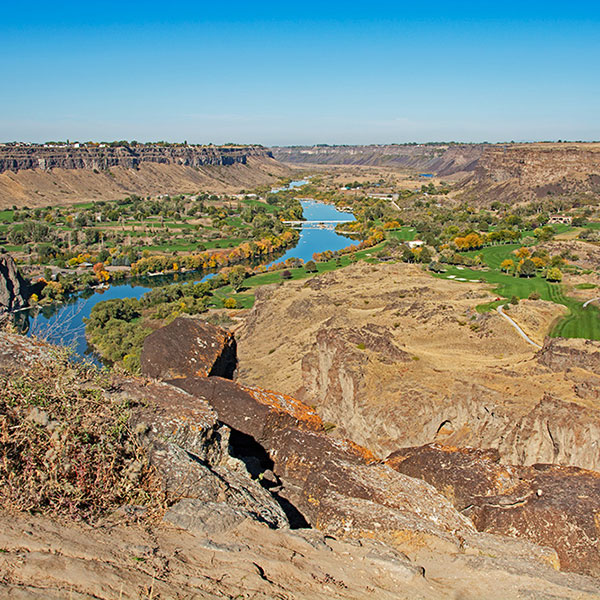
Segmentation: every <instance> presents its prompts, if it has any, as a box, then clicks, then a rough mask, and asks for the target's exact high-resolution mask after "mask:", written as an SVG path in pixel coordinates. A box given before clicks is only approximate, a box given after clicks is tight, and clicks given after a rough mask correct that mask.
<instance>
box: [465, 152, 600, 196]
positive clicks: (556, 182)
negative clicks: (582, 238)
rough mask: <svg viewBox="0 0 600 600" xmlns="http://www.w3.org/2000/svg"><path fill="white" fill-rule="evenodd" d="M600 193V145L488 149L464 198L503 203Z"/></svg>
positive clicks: (479, 162)
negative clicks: (501, 201)
mask: <svg viewBox="0 0 600 600" xmlns="http://www.w3.org/2000/svg"><path fill="white" fill-rule="evenodd" d="M598 193H600V144H597V143H596V144H593V143H590V144H571V143H566V142H565V143H560V144H550V143H548V144H514V145H513V144H507V145H500V144H497V145H494V146H487V147H486V148H485V149H484V151H483V153H482V155H481V157H480V158H479V160H478V161H477V165H476V167H475V169H474V173H473V174H472V176H471V177H470V178H469V181H468V182H466V183H465V196H466V197H468V198H473V199H485V200H489V199H496V200H503V201H512V202H515V201H516V202H518V201H527V200H544V199H552V198H554V197H558V198H561V197H567V198H569V197H571V198H572V197H580V198H584V197H585V196H586V195H590V194H591V195H596V194H598Z"/></svg>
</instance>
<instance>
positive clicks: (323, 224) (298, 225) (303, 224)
mask: <svg viewBox="0 0 600 600" xmlns="http://www.w3.org/2000/svg"><path fill="white" fill-rule="evenodd" d="M348 221H349V219H340V220H338V221H283V224H284V225H288V226H289V227H294V228H295V229H335V226H336V225H337V224H338V223H347V222H348Z"/></svg>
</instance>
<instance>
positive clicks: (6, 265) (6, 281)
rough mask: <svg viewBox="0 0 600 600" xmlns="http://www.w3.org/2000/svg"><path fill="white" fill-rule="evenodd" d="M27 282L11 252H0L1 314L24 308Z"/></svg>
mask: <svg viewBox="0 0 600 600" xmlns="http://www.w3.org/2000/svg"><path fill="white" fill-rule="evenodd" d="M27 289H28V285H27V282H26V281H25V280H24V279H23V277H22V276H21V274H20V273H19V270H18V269H17V265H16V264H15V261H14V260H13V258H12V256H10V254H0V315H1V314H2V313H5V312H10V311H13V310H17V309H19V308H23V307H24V306H25V305H26V304H27V301H26V298H27Z"/></svg>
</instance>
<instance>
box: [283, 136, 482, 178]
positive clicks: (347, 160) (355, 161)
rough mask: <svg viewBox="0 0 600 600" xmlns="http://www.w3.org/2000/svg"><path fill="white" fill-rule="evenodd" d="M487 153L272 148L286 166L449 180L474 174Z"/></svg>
mask: <svg viewBox="0 0 600 600" xmlns="http://www.w3.org/2000/svg"><path fill="white" fill-rule="evenodd" d="M483 149H484V146H483V145H482V144H456V145H454V144H453V145H449V144H439V145H433V144H431V145H430V144H428V145H421V144H419V145H397V144H391V145H370V146H289V147H285V148H284V147H279V148H272V151H273V156H274V157H275V158H276V159H277V160H280V161H282V162H284V163H291V164H306V165H311V164H316V165H362V166H377V167H396V168H400V169H410V170H415V171H423V172H426V173H435V174H436V175H438V176H440V177H447V176H449V175H454V174H457V173H463V174H464V173H470V172H472V171H473V170H474V169H475V167H476V165H477V161H478V159H479V157H480V156H481V153H482V152H483Z"/></svg>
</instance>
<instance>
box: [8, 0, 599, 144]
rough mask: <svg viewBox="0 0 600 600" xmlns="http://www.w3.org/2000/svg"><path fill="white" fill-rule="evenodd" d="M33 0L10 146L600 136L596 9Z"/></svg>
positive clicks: (26, 11) (15, 39)
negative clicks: (55, 141) (116, 141)
mask: <svg viewBox="0 0 600 600" xmlns="http://www.w3.org/2000/svg"><path fill="white" fill-rule="evenodd" d="M282 4H285V5H284V6H282ZM424 4H425V6H424ZM22 6H24V8H21V7H19V6H18V5H17V3H15V2H13V3H10V4H9V5H7V6H3V8H2V12H1V13H0V40H2V45H1V46H0V47H1V48H2V51H1V52H0V72H1V73H2V77H1V79H0V82H1V83H0V92H1V93H0V140H5V141H6V140H24V141H46V140H51V139H67V138H69V139H71V140H80V141H84V140H89V139H95V140H100V139H103V140H112V139H129V140H131V139H137V140H140V141H148V140H158V139H166V140H171V141H183V140H188V141H189V142H195V143H208V142H214V143H223V142H229V141H236V142H244V143H251V142H255V143H262V144H265V145H276V144H283V145H285V144H312V143H331V144H333V143H345V144H352V143H391V142H398V143H401V142H407V141H417V142H420V141H432V140H457V141H484V140H485V141H510V140H518V141H520V140H543V139H582V140H592V139H595V140H597V139H600V77H599V71H600V68H599V65H600V3H596V2H594V3H592V2H577V1H574V2H570V3H565V2H561V3H558V2H537V1H531V2H527V1H522V2H519V3H517V2H511V1H508V2H504V3H501V2H497V1H495V2H486V1H483V2H477V3H475V2H460V1H458V2H450V1H448V0H446V1H445V2H436V1H435V0H430V1H429V2H428V3H416V2H411V3H404V2H393V3H392V2H389V3H387V2H376V3H375V2H371V3H368V2H362V3H360V4H358V3H351V2H335V1H330V2H320V3H317V2H310V1H309V2H303V3H281V2H279V3H275V2H258V3H252V2H244V3H238V2H233V1H232V2H227V3H224V2H221V3H216V2H214V1H213V2H210V3H208V2H207V3H205V2H185V1H184V2H170V3H168V2H162V3H158V2H152V1H151V0H149V1H147V2H144V3H140V2H125V1H122V2H120V3H117V2H113V1H110V0H108V1H107V2H103V3H95V2H87V3H83V2H77V3H75V2H54V3H41V2H37V1H35V0H34V1H32V2H28V3H27V4H25V5H22Z"/></svg>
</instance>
